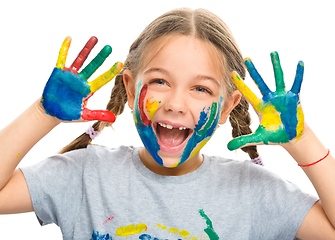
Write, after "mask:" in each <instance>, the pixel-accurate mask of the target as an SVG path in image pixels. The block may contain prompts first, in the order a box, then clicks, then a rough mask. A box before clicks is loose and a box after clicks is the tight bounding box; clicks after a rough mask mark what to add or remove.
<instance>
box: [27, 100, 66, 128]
mask: <svg viewBox="0 0 335 240" xmlns="http://www.w3.org/2000/svg"><path fill="white" fill-rule="evenodd" d="M41 99H42V98H41V97H40V98H39V99H38V100H36V101H35V102H34V104H33V108H32V110H33V116H34V117H35V118H36V119H37V120H39V121H42V122H44V123H45V122H47V123H49V125H54V126H57V125H58V124H59V123H61V122H62V121H61V120H59V119H58V118H56V117H53V116H51V115H49V114H47V113H46V112H45V110H44V107H43V105H42V102H41Z"/></svg>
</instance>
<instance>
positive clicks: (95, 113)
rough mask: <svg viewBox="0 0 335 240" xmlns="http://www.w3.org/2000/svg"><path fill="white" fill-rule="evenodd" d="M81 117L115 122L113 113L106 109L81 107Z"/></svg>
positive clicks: (88, 119) (89, 119)
mask: <svg viewBox="0 0 335 240" xmlns="http://www.w3.org/2000/svg"><path fill="white" fill-rule="evenodd" d="M81 117H82V119H84V120H87V121H92V120H99V121H103V122H111V123H113V122H115V119H116V117H115V115H114V113H112V112H110V111H107V110H89V109H87V108H84V109H83V113H82V115H81Z"/></svg>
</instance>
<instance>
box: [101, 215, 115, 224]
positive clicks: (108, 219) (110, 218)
mask: <svg viewBox="0 0 335 240" xmlns="http://www.w3.org/2000/svg"><path fill="white" fill-rule="evenodd" d="M113 218H115V216H111V217H109V218H107V220H106V221H105V222H104V223H103V224H102V225H105V224H106V223H108V222H109V221H110V220H112V219H113Z"/></svg>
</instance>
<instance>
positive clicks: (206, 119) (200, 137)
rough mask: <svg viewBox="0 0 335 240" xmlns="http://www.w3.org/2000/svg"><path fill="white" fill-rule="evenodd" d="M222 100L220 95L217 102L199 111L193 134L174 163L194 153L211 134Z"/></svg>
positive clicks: (216, 122) (184, 159)
mask: <svg viewBox="0 0 335 240" xmlns="http://www.w3.org/2000/svg"><path fill="white" fill-rule="evenodd" d="M222 102H223V97H220V99H219V103H217V102H213V103H212V106H211V107H208V108H204V109H203V111H202V112H201V113H200V116H199V121H198V124H197V125H196V126H195V129H194V131H193V134H192V136H191V138H190V139H189V140H188V143H187V145H186V147H185V149H184V152H183V155H182V156H181V159H180V161H179V162H177V163H176V164H175V165H180V164H182V163H183V162H185V161H186V160H187V159H189V158H191V157H193V156H194V155H196V154H197V153H198V152H199V151H200V149H201V148H202V147H203V146H204V145H205V144H206V143H207V142H208V141H209V139H210V138H211V137H212V136H213V134H214V132H215V130H216V128H217V126H218V123H219V119H220V113H221V108H222ZM175 165H174V166H175Z"/></svg>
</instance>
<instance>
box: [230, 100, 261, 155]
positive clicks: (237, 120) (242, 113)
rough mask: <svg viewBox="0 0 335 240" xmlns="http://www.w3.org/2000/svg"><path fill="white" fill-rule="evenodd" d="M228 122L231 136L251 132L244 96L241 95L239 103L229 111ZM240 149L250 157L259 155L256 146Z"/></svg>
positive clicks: (247, 104) (247, 105)
mask: <svg viewBox="0 0 335 240" xmlns="http://www.w3.org/2000/svg"><path fill="white" fill-rule="evenodd" d="M229 122H230V124H231V126H232V128H233V130H232V135H233V138H236V137H239V136H242V135H247V134H251V133H252V130H251V128H250V124H251V116H250V113H249V103H248V101H247V100H246V99H245V97H244V96H242V98H241V101H240V103H239V104H238V105H237V106H236V107H235V108H234V109H233V111H232V112H231V113H230V116H229ZM241 149H242V151H244V152H246V153H248V155H249V156H250V158H251V159H255V158H257V157H258V156H259V154H258V152H257V147H256V146H248V147H243V148H241Z"/></svg>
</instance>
